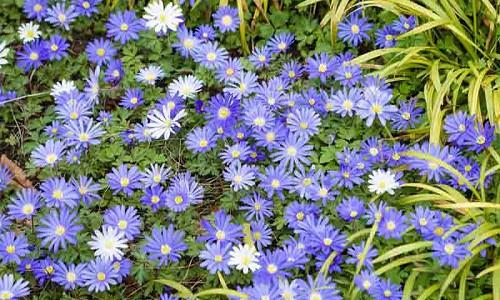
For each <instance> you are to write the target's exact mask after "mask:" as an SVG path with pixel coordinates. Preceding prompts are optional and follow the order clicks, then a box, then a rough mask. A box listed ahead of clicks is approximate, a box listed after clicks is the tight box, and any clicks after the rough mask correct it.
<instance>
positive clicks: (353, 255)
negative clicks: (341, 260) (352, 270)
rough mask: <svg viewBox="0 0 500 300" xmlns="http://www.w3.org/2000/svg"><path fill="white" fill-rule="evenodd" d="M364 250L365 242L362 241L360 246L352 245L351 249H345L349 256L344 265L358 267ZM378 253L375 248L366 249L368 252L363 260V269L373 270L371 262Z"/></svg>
mask: <svg viewBox="0 0 500 300" xmlns="http://www.w3.org/2000/svg"><path fill="white" fill-rule="evenodd" d="M364 249H365V241H362V242H361V243H360V244H357V245H353V246H352V247H351V248H349V249H347V253H348V254H349V258H347V259H346V261H345V262H346V263H348V264H353V265H358V264H359V262H360V257H361V255H362V253H363V251H364ZM377 255H378V251H377V249H376V248H372V246H371V245H370V246H369V247H368V251H367V252H366V255H365V259H364V260H363V264H362V266H363V267H366V268H368V269H370V270H371V269H373V262H372V260H373V259H374V258H375V257H377Z"/></svg>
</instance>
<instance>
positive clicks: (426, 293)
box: [417, 283, 441, 300]
mask: <svg viewBox="0 0 500 300" xmlns="http://www.w3.org/2000/svg"><path fill="white" fill-rule="evenodd" d="M440 286H441V284H439V283H436V284H433V285H431V286H430V287H428V288H426V289H425V290H424V291H423V292H422V294H420V296H418V298H417V300H425V299H427V298H429V297H430V296H431V295H432V294H434V292H435V291H437V290H439V287H440Z"/></svg>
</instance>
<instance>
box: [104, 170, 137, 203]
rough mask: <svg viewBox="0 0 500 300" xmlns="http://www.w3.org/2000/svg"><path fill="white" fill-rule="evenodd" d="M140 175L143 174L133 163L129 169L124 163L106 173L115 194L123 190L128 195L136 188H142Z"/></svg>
mask: <svg viewBox="0 0 500 300" xmlns="http://www.w3.org/2000/svg"><path fill="white" fill-rule="evenodd" d="M140 177H141V174H140V173H139V170H138V169H137V167H136V166H134V165H132V166H131V167H130V169H129V168H127V166H126V165H124V164H122V165H120V166H119V167H118V168H113V170H111V173H108V174H107V175H106V179H107V180H108V184H109V187H110V188H111V190H112V191H113V195H116V194H118V193H119V192H123V193H124V194H125V195H127V196H132V194H133V193H134V190H135V189H140V188H141V187H142V185H141V182H140Z"/></svg>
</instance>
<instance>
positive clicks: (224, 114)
mask: <svg viewBox="0 0 500 300" xmlns="http://www.w3.org/2000/svg"><path fill="white" fill-rule="evenodd" d="M217 115H218V116H219V119H223V120H225V119H227V118H228V117H229V116H230V115H231V111H230V110H229V109H228V108H227V107H221V108H219V111H218V112H217Z"/></svg>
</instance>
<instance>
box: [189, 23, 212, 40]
mask: <svg viewBox="0 0 500 300" xmlns="http://www.w3.org/2000/svg"><path fill="white" fill-rule="evenodd" d="M194 35H195V36H196V37H197V38H199V39H200V40H202V41H205V42H208V41H213V40H215V37H216V34H215V29H214V28H213V27H212V26H210V25H206V24H204V25H200V26H198V27H196V29H195V31H194Z"/></svg>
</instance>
